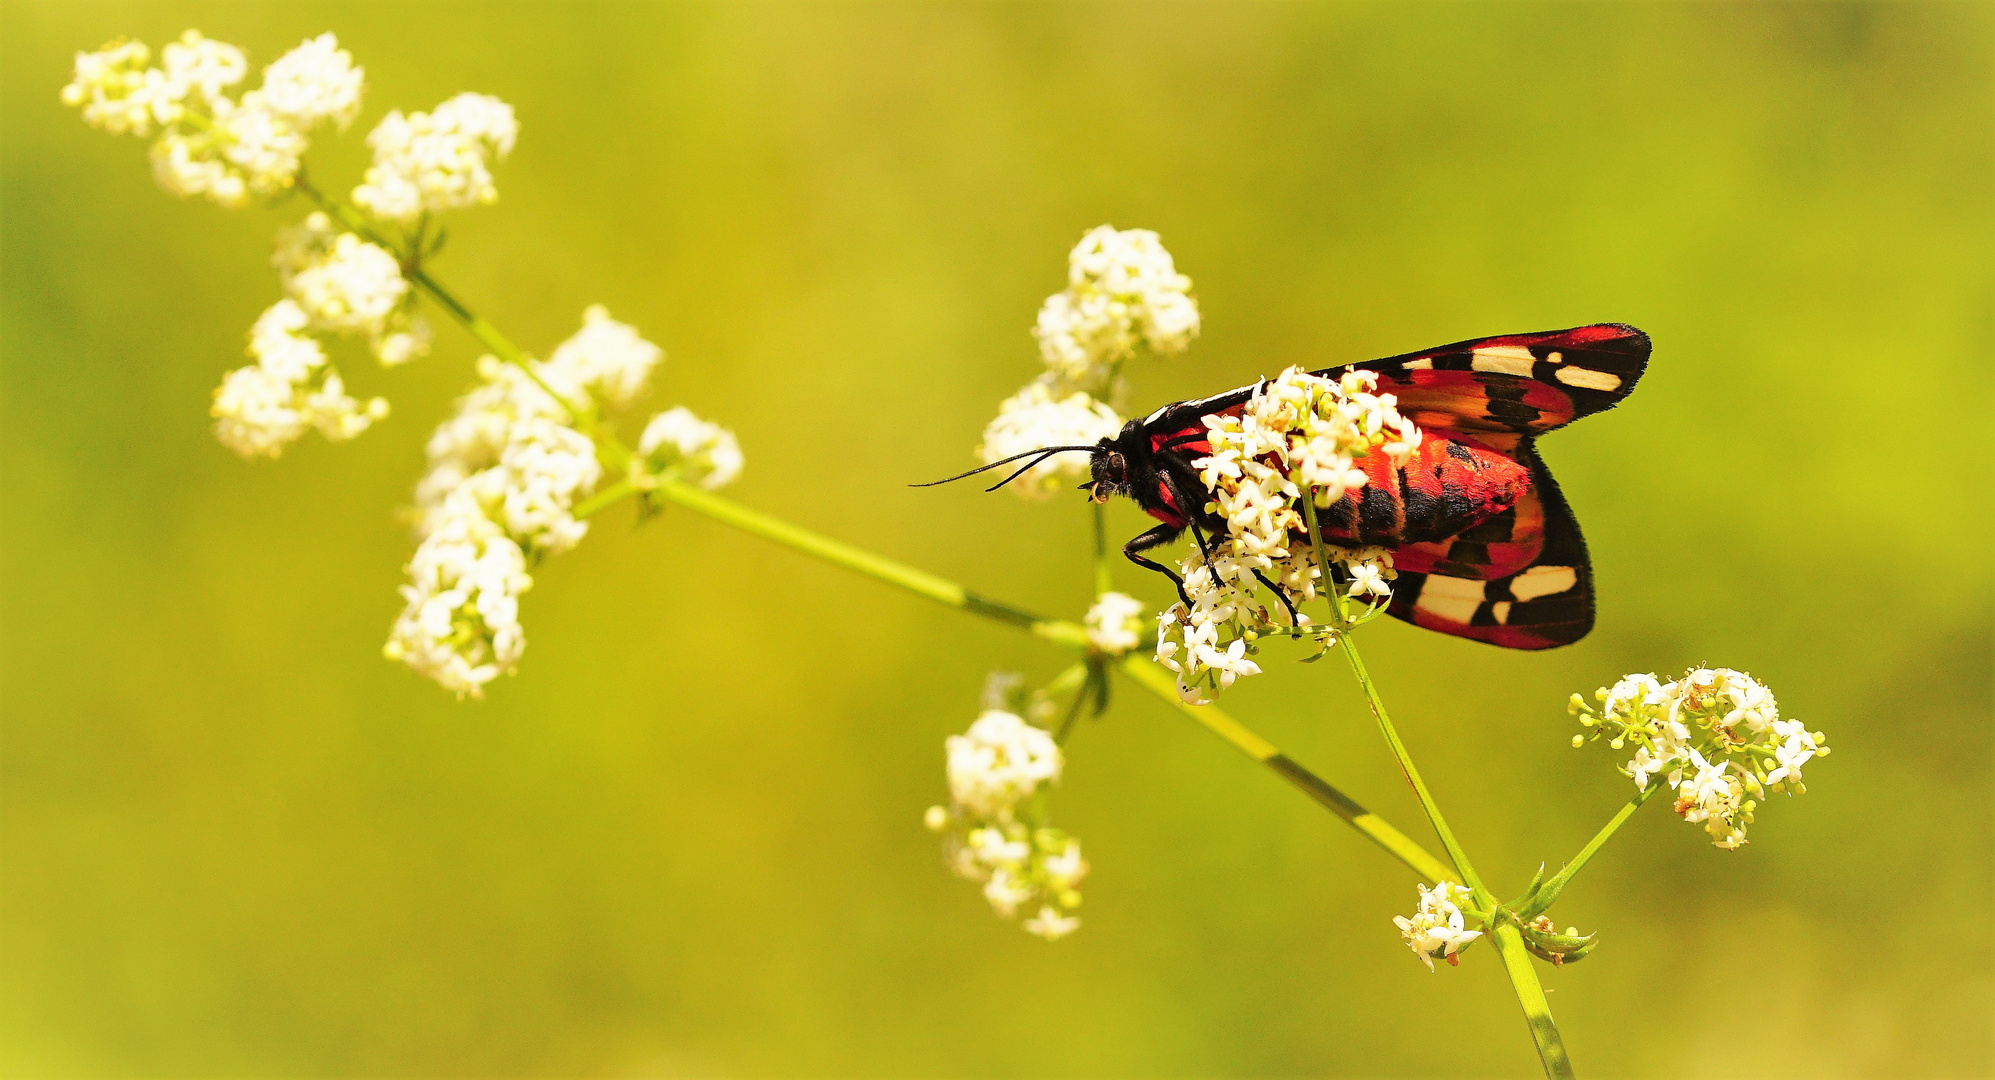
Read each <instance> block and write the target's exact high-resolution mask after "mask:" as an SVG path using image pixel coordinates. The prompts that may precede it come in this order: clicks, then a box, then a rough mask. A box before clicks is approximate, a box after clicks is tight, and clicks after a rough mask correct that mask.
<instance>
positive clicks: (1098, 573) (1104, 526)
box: [1088, 498, 1115, 596]
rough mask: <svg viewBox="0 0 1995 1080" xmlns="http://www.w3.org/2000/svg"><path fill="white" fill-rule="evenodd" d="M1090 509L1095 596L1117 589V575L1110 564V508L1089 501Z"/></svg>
mask: <svg viewBox="0 0 1995 1080" xmlns="http://www.w3.org/2000/svg"><path fill="white" fill-rule="evenodd" d="M1088 507H1089V508H1090V509H1092V510H1093V511H1094V594H1095V595H1096V596H1100V595H1101V594H1102V593H1105V592H1111V591H1113V590H1114V588H1115V575H1114V573H1112V572H1111V570H1110V567H1109V562H1108V508H1107V507H1105V506H1103V505H1102V504H1101V503H1098V502H1096V501H1094V499H1093V498H1089V499H1088Z"/></svg>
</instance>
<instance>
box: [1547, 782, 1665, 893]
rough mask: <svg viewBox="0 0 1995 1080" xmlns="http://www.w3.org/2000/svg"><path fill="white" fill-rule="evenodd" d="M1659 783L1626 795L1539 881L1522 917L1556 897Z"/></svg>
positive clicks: (1653, 783) (1639, 807)
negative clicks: (1568, 858) (1569, 857)
mask: <svg viewBox="0 0 1995 1080" xmlns="http://www.w3.org/2000/svg"><path fill="white" fill-rule="evenodd" d="M1662 786H1663V782H1662V780H1661V779H1655V780H1651V781H1649V786H1648V787H1645V788H1643V789H1642V790H1640V791H1638V792H1636V793H1635V797H1634V798H1632V799H1629V800H1628V801H1627V803H1626V804H1625V805H1623V806H1622V807H1621V809H1620V810H1618V811H1616V812H1615V814H1614V816H1613V817H1612V818H1611V819H1609V820H1608V822H1607V824H1605V825H1603V826H1601V828H1600V831H1599V832H1597V833H1594V834H1593V839H1591V840H1588V841H1587V842H1586V846H1585V847H1583V848H1580V849H1579V854H1577V855H1574V856H1573V857H1572V860H1571V861H1570V862H1567V863H1566V864H1565V866H1564V867H1563V868H1561V869H1560V870H1559V872H1558V873H1556V874H1553V875H1552V876H1551V877H1550V878H1549V879H1547V880H1546V881H1545V883H1544V884H1543V885H1541V886H1539V887H1538V892H1537V894H1536V896H1534V897H1533V898H1532V899H1533V901H1534V902H1533V903H1532V904H1531V905H1530V907H1529V908H1528V909H1527V912H1526V913H1524V914H1525V917H1527V918H1529V917H1531V916H1535V915H1537V914H1538V913H1539V912H1541V911H1544V910H1545V909H1546V908H1548V907H1550V906H1552V901H1554V900H1557V899H1558V896H1559V893H1560V892H1561V891H1563V890H1564V889H1565V887H1566V884H1567V883H1568V882H1570V881H1572V879H1573V875H1575V874H1577V873H1579V871H1580V868H1581V867H1583V866H1585V865H1586V864H1587V862H1588V861H1589V860H1591V859H1592V858H1593V856H1594V855H1595V854H1597V853H1598V852H1599V851H1600V849H1601V848H1602V847H1604V846H1606V844H1607V841H1608V839H1609V838H1610V837H1612V836H1613V835H1614V834H1615V833H1616V832H1618V831H1620V828H1621V826H1622V825H1625V824H1627V821H1628V819H1629V818H1631V817H1634V816H1635V811H1637V810H1640V809H1641V808H1642V804H1643V803H1645V802H1648V801H1649V796H1651V795H1654V794H1655V793H1656V792H1657V791H1658V790H1659V789H1661V788H1662Z"/></svg>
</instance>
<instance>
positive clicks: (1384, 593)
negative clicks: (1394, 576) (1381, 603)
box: [1351, 563, 1392, 600]
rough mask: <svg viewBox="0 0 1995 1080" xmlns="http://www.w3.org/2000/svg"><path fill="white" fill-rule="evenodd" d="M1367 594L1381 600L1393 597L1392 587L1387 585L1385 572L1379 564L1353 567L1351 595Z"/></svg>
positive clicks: (1363, 564) (1362, 564)
mask: <svg viewBox="0 0 1995 1080" xmlns="http://www.w3.org/2000/svg"><path fill="white" fill-rule="evenodd" d="M1366 594H1369V595H1372V596H1376V597H1378V598H1379V599H1381V600H1387V599H1391V597H1392V586H1390V585H1387V584H1386V583H1385V577H1384V575H1383V571H1382V570H1381V569H1380V567H1379V566H1378V564H1377V563H1359V564H1357V565H1356V566H1353V567H1351V595H1352V596H1362V595H1366Z"/></svg>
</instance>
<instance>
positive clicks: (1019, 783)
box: [947, 709, 1061, 817]
mask: <svg viewBox="0 0 1995 1080" xmlns="http://www.w3.org/2000/svg"><path fill="white" fill-rule="evenodd" d="M947 745H948V750H949V792H950V795H951V796H952V797H953V798H954V799H955V801H956V803H957V804H958V805H960V806H963V807H966V808H968V809H969V810H971V811H973V812H975V813H977V814H980V815H982V816H985V817H996V816H998V815H999V814H1001V813H1002V812H1004V811H1006V810H1008V809H1009V808H1011V807H1013V806H1015V805H1017V804H1018V802H1019V801H1020V800H1022V799H1024V798H1026V797H1028V796H1030V795H1031V794H1032V792H1033V791H1035V790H1037V789H1038V787H1039V785H1041V784H1045V783H1051V782H1053V781H1056V780H1058V779H1059V778H1060V764H1061V759H1060V747H1059V745H1058V744H1056V743H1055V742H1054V741H1053V736H1052V735H1051V734H1049V733H1047V732H1046V731H1045V730H1043V729H1041V728H1036V727H1033V726H1032V725H1030V724H1028V723H1026V722H1025V721H1024V720H1021V719H1019V717H1018V716H1017V715H1016V714H1013V713H1008V712H1001V711H998V710H995V709H993V710H991V711H988V712H986V713H984V714H983V715H982V716H980V717H978V718H977V722H976V723H974V724H971V725H970V730H969V731H968V732H965V733H964V734H962V735H953V736H950V738H949V741H948V744H947Z"/></svg>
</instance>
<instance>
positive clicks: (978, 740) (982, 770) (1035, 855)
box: [923, 680, 1088, 940]
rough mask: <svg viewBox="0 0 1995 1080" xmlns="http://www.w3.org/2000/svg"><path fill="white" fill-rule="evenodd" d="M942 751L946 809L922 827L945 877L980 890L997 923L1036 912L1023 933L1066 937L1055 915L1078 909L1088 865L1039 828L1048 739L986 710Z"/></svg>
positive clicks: (1052, 772)
mask: <svg viewBox="0 0 1995 1080" xmlns="http://www.w3.org/2000/svg"><path fill="white" fill-rule="evenodd" d="M994 681H997V680H994ZM1008 683H1009V680H1003V681H1002V682H1000V683H999V685H1000V690H999V694H998V696H999V697H1001V698H1006V699H1008V698H1010V697H1012V696H1015V695H1013V694H1012V693H1011V692H1010V690H1011V688H1010V687H1009V685H1008ZM987 689H988V688H987ZM947 750H948V775H949V793H950V805H949V806H947V807H941V806H932V807H930V808H929V809H928V811H927V813H926V814H924V815H923V822H924V823H925V824H926V825H927V826H928V827H929V829H931V830H932V831H935V832H938V833H941V834H942V851H943V857H944V861H946V862H947V863H948V865H949V868H950V870H952V871H953V872H954V873H956V874H957V876H959V877H963V878H967V879H969V880H971V881H977V882H982V883H983V886H984V890H983V891H984V899H985V900H986V901H988V902H989V903H990V905H991V910H992V911H993V912H995V913H996V914H997V915H998V917H999V918H1004V919H1009V918H1012V917H1014V916H1015V915H1016V914H1017V913H1018V912H1019V911H1022V910H1030V909H1031V908H1032V906H1033V905H1035V904H1037V905H1040V909H1041V910H1040V913H1039V916H1038V917H1037V918H1035V919H1032V920H1030V921H1028V922H1027V923H1026V926H1025V928H1026V929H1027V930H1029V931H1031V932H1032V933H1035V934H1039V935H1040V936H1042V937H1047V938H1048V939H1049V940H1050V939H1051V938H1056V937H1060V936H1064V935H1065V934H1067V933H1070V932H1072V931H1073V929H1074V928H1075V927H1077V926H1079V925H1080V922H1079V920H1076V919H1068V918H1065V917H1063V916H1062V915H1061V914H1060V912H1061V910H1062V909H1070V908H1074V907H1077V906H1079V904H1080V902H1081V894H1080V891H1079V888H1080V883H1081V879H1082V878H1084V877H1086V876H1087V872H1088V864H1087V860H1086V859H1084V858H1082V856H1081V845H1080V841H1078V840H1075V839H1073V838H1072V837H1070V836H1068V835H1067V834H1065V833H1063V832H1061V831H1060V830H1058V829H1055V828H1051V827H1049V826H1047V825H1046V824H1045V823H1044V820H1043V819H1044V814H1045V803H1044V800H1043V799H1035V798H1034V797H1033V796H1034V795H1035V793H1037V792H1038V791H1039V790H1040V789H1041V788H1043V787H1045V786H1047V785H1050V784H1052V783H1053V782H1055V781H1057V780H1058V779H1059V777H1060V748H1059V746H1058V745H1057V744H1056V743H1054V741H1053V737H1052V736H1051V735H1049V734H1048V733H1047V732H1046V731H1045V730H1044V729H1042V728H1039V727H1036V726H1034V725H1032V724H1029V723H1026V722H1025V721H1024V720H1022V719H1020V718H1019V717H1018V715H1017V714H1015V713H1011V712H1007V711H1004V710H1001V709H987V710H986V711H985V712H984V714H983V715H982V716H980V717H978V718H977V721H976V722H975V723H973V724H971V725H970V730H969V731H967V732H965V733H964V734H962V735H954V736H951V737H950V738H949V739H948V741H947Z"/></svg>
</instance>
